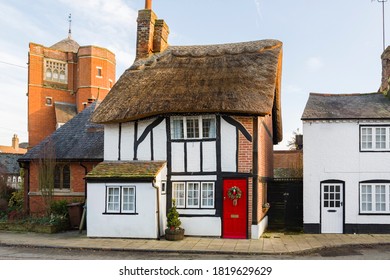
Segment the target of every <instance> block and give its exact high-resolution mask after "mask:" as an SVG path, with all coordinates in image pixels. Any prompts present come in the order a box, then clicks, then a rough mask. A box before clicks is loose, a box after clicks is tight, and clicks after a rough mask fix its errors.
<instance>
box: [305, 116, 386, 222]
mask: <svg viewBox="0 0 390 280" xmlns="http://www.w3.org/2000/svg"><path fill="white" fill-rule="evenodd" d="M362 124H378V123H363V122H360V123H358V122H356V121H355V122H352V121H351V122H349V121H348V122H337V123H336V122H332V123H329V122H304V123H303V135H304V145H303V147H304V148H303V149H304V151H303V160H304V164H303V166H304V182H303V201H304V223H306V224H311V223H315V224H318V223H320V182H321V181H324V180H341V181H344V182H345V193H344V197H345V200H344V207H345V208H344V209H345V221H344V222H345V223H347V224H370V223H372V224H381V223H390V216H388V215H359V182H361V181H365V180H378V179H386V180H389V179H390V173H389V166H390V153H385V152H383V153H372V152H360V151H359V141H360V139H359V125H362Z"/></svg>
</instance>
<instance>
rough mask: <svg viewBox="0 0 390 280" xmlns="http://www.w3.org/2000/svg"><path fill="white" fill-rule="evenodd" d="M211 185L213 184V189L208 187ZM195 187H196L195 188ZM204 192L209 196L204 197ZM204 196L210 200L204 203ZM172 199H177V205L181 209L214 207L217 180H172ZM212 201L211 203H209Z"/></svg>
mask: <svg viewBox="0 0 390 280" xmlns="http://www.w3.org/2000/svg"><path fill="white" fill-rule="evenodd" d="M210 185H212V189H211V190H209V189H208V187H210ZM179 187H180V189H179ZM194 187H196V188H195V189H194ZM204 194H206V196H207V197H204ZM210 194H211V197H210ZM179 196H180V197H179ZM204 198H205V199H206V200H207V201H208V202H207V203H206V204H205V203H203V199H204ZM172 199H175V201H176V207H177V208H180V209H214V208H215V182H210V181H188V182H172ZM210 201H211V203H209V202H210Z"/></svg>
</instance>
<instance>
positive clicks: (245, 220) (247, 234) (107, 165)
mask: <svg viewBox="0 0 390 280" xmlns="http://www.w3.org/2000/svg"><path fill="white" fill-rule="evenodd" d="M137 22H138V33H137V36H138V37H137V58H136V61H135V62H134V64H133V65H132V66H131V67H130V68H129V69H128V70H127V71H126V72H125V73H124V74H123V75H122V77H121V78H120V79H119V80H118V82H117V83H116V84H115V85H114V87H113V88H112V90H111V91H110V93H109V94H108V96H107V97H106V98H105V99H104V101H103V102H102V104H101V105H100V106H99V107H98V108H97V109H96V111H95V112H94V115H93V117H92V121H93V122H96V123H101V124H104V135H105V136H104V162H103V163H101V164H99V165H97V166H96V168H95V169H94V170H93V171H92V172H91V173H89V174H88V175H87V182H88V186H87V189H88V211H87V232H88V236H105V237H142V238H158V237H159V236H160V235H162V234H163V230H164V228H165V219H166V213H167V211H168V209H169V207H170V206H171V205H172V199H175V200H176V205H177V209H178V211H179V213H180V219H181V221H182V227H183V228H185V231H186V234H187V235H198V236H218V237H224V238H259V236H260V235H261V234H262V232H263V231H264V229H265V228H266V226H267V215H266V212H267V208H263V205H265V204H266V202H267V200H266V189H267V182H268V180H269V179H270V178H272V177H273V165H272V151H273V144H275V143H278V142H280V141H281V139H282V126H281V123H282V122H281V110H280V81H281V62H282V43H281V42H279V41H276V40H262V41H255V42H246V43H234V44H224V45H209V46H185V47H177V46H168V44H167V36H168V33H169V29H168V27H167V25H166V24H165V22H164V21H163V20H158V19H157V17H156V15H155V14H154V12H153V11H152V10H151V9H145V10H141V11H139V15H138V20H137Z"/></svg>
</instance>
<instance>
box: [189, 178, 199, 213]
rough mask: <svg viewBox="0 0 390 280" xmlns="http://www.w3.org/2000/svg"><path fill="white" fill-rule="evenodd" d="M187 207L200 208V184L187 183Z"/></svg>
mask: <svg viewBox="0 0 390 280" xmlns="http://www.w3.org/2000/svg"><path fill="white" fill-rule="evenodd" d="M187 207H188V208H199V183H187Z"/></svg>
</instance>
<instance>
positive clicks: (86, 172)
mask: <svg viewBox="0 0 390 280" xmlns="http://www.w3.org/2000/svg"><path fill="white" fill-rule="evenodd" d="M79 164H80V166H81V167H83V168H84V174H85V176H86V175H87V174H88V168H87V167H86V166H85V165H84V164H82V162H81V161H80V162H79ZM84 193H85V195H84V196H85V197H84V201H87V180H85V177H84Z"/></svg>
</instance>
